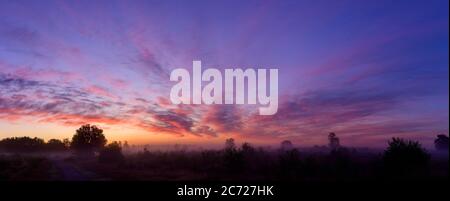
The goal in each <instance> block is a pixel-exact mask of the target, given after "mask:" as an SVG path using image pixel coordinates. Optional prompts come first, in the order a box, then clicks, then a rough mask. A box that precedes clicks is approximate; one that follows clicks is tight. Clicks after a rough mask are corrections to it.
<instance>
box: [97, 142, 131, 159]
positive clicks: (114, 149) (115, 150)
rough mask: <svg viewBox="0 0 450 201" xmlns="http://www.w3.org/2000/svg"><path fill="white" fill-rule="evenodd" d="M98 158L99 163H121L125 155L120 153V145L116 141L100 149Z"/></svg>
mask: <svg viewBox="0 0 450 201" xmlns="http://www.w3.org/2000/svg"><path fill="white" fill-rule="evenodd" d="M98 160H99V162H101V163H122V162H123V161H124V160H125V157H124V156H123V154H122V147H121V145H120V144H119V143H118V142H116V141H114V142H112V143H111V144H108V145H107V146H106V147H104V148H103V149H102V150H101V151H100V154H99V156H98Z"/></svg>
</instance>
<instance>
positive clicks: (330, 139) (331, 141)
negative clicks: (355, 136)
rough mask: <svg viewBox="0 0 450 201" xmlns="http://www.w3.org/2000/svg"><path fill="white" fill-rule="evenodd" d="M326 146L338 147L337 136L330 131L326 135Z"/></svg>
mask: <svg viewBox="0 0 450 201" xmlns="http://www.w3.org/2000/svg"><path fill="white" fill-rule="evenodd" d="M328 146H329V147H330V149H332V150H333V149H337V148H339V147H340V146H341V145H340V142H339V138H338V137H337V136H336V134H335V133H330V134H329V135H328Z"/></svg>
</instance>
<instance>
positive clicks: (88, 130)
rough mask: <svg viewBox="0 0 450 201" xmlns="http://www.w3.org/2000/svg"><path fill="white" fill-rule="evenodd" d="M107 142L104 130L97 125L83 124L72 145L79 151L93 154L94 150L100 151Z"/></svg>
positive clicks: (73, 138)
mask: <svg viewBox="0 0 450 201" xmlns="http://www.w3.org/2000/svg"><path fill="white" fill-rule="evenodd" d="M105 144H106V138H105V135H103V130H102V129H100V128H98V127H97V126H95V125H92V126H91V125H89V124H86V125H83V126H81V127H80V128H79V129H78V130H77V131H76V134H75V135H74V136H73V137H72V142H71V144H70V147H71V148H72V149H74V150H75V151H77V152H78V153H83V154H85V155H92V154H93V153H94V152H96V151H99V150H100V149H101V148H103V147H104V146H105Z"/></svg>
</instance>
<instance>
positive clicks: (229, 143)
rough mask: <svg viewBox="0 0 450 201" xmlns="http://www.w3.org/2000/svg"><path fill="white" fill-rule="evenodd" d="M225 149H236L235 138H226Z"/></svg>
mask: <svg viewBox="0 0 450 201" xmlns="http://www.w3.org/2000/svg"><path fill="white" fill-rule="evenodd" d="M225 150H226V151H234V150H236V144H235V143H234V139H233V138H228V139H226V140H225Z"/></svg>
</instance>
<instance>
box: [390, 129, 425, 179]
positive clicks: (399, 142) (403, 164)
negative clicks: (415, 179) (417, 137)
mask: <svg viewBox="0 0 450 201" xmlns="http://www.w3.org/2000/svg"><path fill="white" fill-rule="evenodd" d="M429 160H430V156H429V155H428V153H427V151H426V150H425V149H424V148H422V145H420V143H419V142H416V141H410V140H408V141H406V140H404V139H401V138H392V140H391V141H389V147H388V148H387V150H386V151H385V152H384V156H383V161H384V164H385V167H386V168H387V170H388V171H389V172H390V173H392V174H394V175H396V176H405V175H410V176H411V175H414V176H420V175H422V174H423V173H425V171H426V169H427V167H428V163H429Z"/></svg>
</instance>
